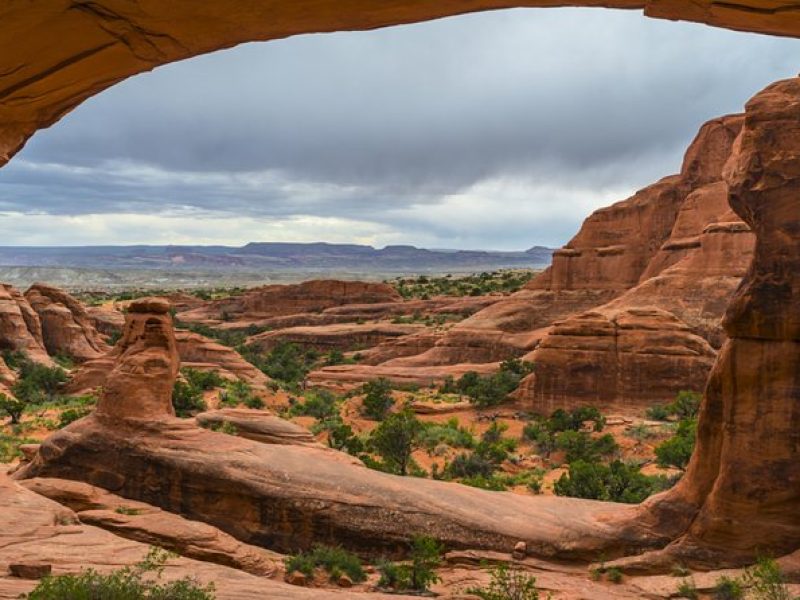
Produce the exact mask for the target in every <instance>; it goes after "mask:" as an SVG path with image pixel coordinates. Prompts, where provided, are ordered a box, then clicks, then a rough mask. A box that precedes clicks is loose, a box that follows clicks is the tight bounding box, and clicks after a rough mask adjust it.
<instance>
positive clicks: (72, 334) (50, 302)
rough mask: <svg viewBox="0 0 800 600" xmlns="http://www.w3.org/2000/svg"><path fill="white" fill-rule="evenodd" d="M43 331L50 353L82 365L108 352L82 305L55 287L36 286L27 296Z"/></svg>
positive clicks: (32, 287)
mask: <svg viewBox="0 0 800 600" xmlns="http://www.w3.org/2000/svg"><path fill="white" fill-rule="evenodd" d="M25 299H26V300H27V301H28V302H29V303H30V305H31V307H32V308H33V310H35V311H36V314H37V315H39V321H40V322H41V327H42V338H43V341H44V346H45V348H46V349H47V352H48V353H49V354H50V355H51V356H53V355H56V354H61V355H66V356H69V357H71V358H74V359H76V360H79V361H85V360H90V359H93V358H97V357H99V356H101V355H102V354H104V353H105V352H107V351H108V350H109V347H108V345H107V344H106V343H105V341H104V340H103V338H102V337H101V336H100V334H99V333H98V331H97V329H95V327H94V323H93V320H92V319H91V317H90V316H89V314H88V313H87V312H86V308H85V307H84V306H83V304H82V303H81V302H79V301H78V300H76V299H75V298H73V297H72V296H71V295H69V294H68V293H66V292H65V291H63V290H60V289H58V288H56V287H53V286H50V285H46V284H42V283H37V284H34V285H33V286H31V287H30V289H28V290H27V291H26V292H25Z"/></svg>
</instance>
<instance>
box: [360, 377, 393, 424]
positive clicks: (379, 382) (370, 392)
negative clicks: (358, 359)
mask: <svg viewBox="0 0 800 600" xmlns="http://www.w3.org/2000/svg"><path fill="white" fill-rule="evenodd" d="M361 393H362V394H364V400H363V401H362V404H361V407H362V412H363V414H364V416H366V417H368V418H370V419H373V420H375V421H380V420H382V419H383V418H385V417H386V414H387V413H388V412H389V409H390V408H392V406H393V405H394V398H392V386H391V384H390V383H389V380H388V379H384V378H383V377H381V378H380V379H373V380H372V381H368V382H367V383H365V384H364V385H363V386H361Z"/></svg>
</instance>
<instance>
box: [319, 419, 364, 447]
mask: <svg viewBox="0 0 800 600" xmlns="http://www.w3.org/2000/svg"><path fill="white" fill-rule="evenodd" d="M311 431H312V433H314V434H315V435H316V434H318V433H320V432H322V431H325V432H327V434H328V446H329V447H331V448H334V449H335V450H339V451H341V452H347V453H348V454H352V455H353V456H358V455H360V454H361V453H362V452H364V442H362V441H361V438H359V437H358V436H357V435H356V434H355V433H354V432H353V428H352V427H351V426H350V425H348V424H347V423H345V422H344V420H342V417H341V416H339V415H338V414H337V415H334V416H332V417H328V418H326V419H323V420H321V421H318V422H317V423H316V424H315V425H314V426H313V427H312V428H311Z"/></svg>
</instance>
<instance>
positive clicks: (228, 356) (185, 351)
mask: <svg viewBox="0 0 800 600" xmlns="http://www.w3.org/2000/svg"><path fill="white" fill-rule="evenodd" d="M175 343H176V346H177V348H178V355H179V356H180V361H181V366H183V367H189V368H194V369H200V370H207V371H215V372H216V373H219V374H220V375H221V376H222V377H225V378H228V379H231V380H233V379H240V380H242V381H244V382H246V383H248V384H250V385H254V386H260V387H263V386H265V385H267V383H269V377H267V376H266V375H264V373H262V372H261V371H260V370H258V369H257V368H255V367H254V366H253V365H251V364H250V363H249V362H247V361H246V360H245V359H243V358H242V357H241V355H240V354H239V353H238V352H236V350H234V349H233V348H229V347H228V346H224V345H222V344H219V343H217V342H215V341H214V340H211V339H209V338H207V337H205V336H203V335H200V334H198V333H192V332H190V331H183V330H178V331H176V332H175Z"/></svg>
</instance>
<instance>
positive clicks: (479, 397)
mask: <svg viewBox="0 0 800 600" xmlns="http://www.w3.org/2000/svg"><path fill="white" fill-rule="evenodd" d="M532 371H533V364H532V363H529V362H523V361H520V360H518V359H515V358H512V359H509V360H506V361H504V362H503V363H501V364H500V370H499V371H498V372H497V373H492V374H491V375H486V376H481V375H479V374H478V373H477V372H476V371H467V372H466V373H464V374H463V375H462V376H461V377H460V378H459V379H458V381H455V380H453V379H452V378H448V379H447V380H445V382H444V384H443V385H442V386H441V387H440V388H439V391H440V392H442V393H443V394H453V393H458V394H463V395H465V396H467V397H468V398H469V400H470V402H472V403H474V404H475V405H476V406H478V407H479V408H486V407H489V406H496V405H498V404H500V403H501V402H503V401H505V400H506V398H507V397H508V395H509V394H510V393H511V392H513V391H514V390H515V389H517V387H518V386H519V382H520V381H522V378H523V377H525V376H526V375H528V374H529V373H531V372H532Z"/></svg>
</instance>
